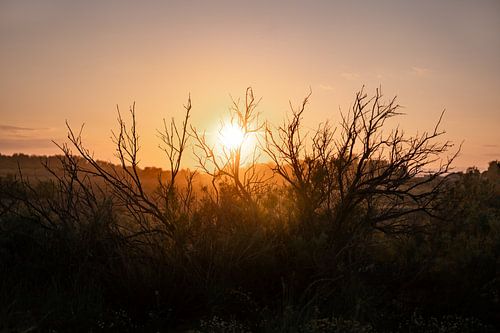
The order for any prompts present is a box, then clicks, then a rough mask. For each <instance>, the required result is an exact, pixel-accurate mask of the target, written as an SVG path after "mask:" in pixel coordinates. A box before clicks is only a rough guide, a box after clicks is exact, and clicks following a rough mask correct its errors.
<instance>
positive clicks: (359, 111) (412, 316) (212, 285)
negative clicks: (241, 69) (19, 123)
mask: <svg viewBox="0 0 500 333" xmlns="http://www.w3.org/2000/svg"><path fill="white" fill-rule="evenodd" d="M309 99H310V96H307V97H306V98H305V99H304V101H303V103H302V104H301V105H300V106H299V108H298V109H296V108H292V110H291V114H290V117H289V119H288V120H286V121H285V122H284V123H283V124H282V125H280V126H277V127H274V126H272V125H270V124H267V123H264V122H259V118H258V117H257V115H258V113H257V104H258V103H257V102H256V99H255V98H254V94H253V91H252V89H251V88H248V89H247V90H246V92H245V101H244V102H243V103H242V106H241V105H240V103H239V102H238V101H237V100H236V101H233V108H232V111H231V112H232V116H233V121H234V122H235V123H236V124H238V125H239V126H240V127H242V128H243V132H244V133H247V134H248V133H253V132H256V131H257V132H259V131H260V134H261V142H260V143H259V145H257V146H256V147H255V154H254V155H253V156H258V155H259V154H261V155H263V156H268V158H270V160H271V163H268V164H266V165H263V164H259V162H258V159H257V158H252V159H250V160H249V161H248V163H247V164H245V163H244V162H243V160H242V159H241V147H235V148H231V149H233V150H232V151H229V150H228V151H226V154H224V152H223V154H222V155H220V156H218V155H217V150H216V149H214V147H213V146H210V145H209V144H208V142H207V140H206V139H205V136H204V134H203V132H200V131H198V130H197V129H195V128H194V127H192V126H191V125H190V124H189V119H190V113H191V101H190V99H188V102H187V104H186V105H185V116H184V118H183V121H182V123H181V125H177V123H176V122H175V121H173V120H172V121H171V122H166V121H165V122H164V127H163V129H162V130H161V131H159V133H158V134H159V138H160V140H161V147H162V150H163V152H164V153H165V154H166V157H167V159H168V161H169V170H168V171H166V172H164V171H162V170H161V169H154V168H149V169H147V170H143V169H141V168H140V166H139V160H140V157H139V152H140V140H139V134H138V133H137V132H136V113H135V107H134V106H132V108H131V109H130V124H129V123H127V122H126V121H125V119H124V118H122V116H121V114H120V113H119V114H118V130H117V131H116V132H114V133H115V134H114V136H113V138H114V142H115V145H116V155H117V158H118V162H119V164H118V165H113V164H110V163H104V162H101V161H98V160H96V159H95V158H94V156H93V155H92V153H91V150H89V149H88V148H87V147H86V146H85V145H84V143H83V140H82V135H81V131H79V132H77V131H74V130H73V129H72V128H71V127H69V126H68V132H69V133H68V138H69V143H68V144H61V145H60V146H59V147H60V148H61V152H62V155H61V156H59V157H58V159H57V163H48V162H46V163H45V167H46V168H47V170H48V172H50V173H51V175H52V176H51V177H50V179H48V180H44V181H43V182H36V181H35V180H34V179H31V178H27V177H26V176H24V175H23V173H22V168H21V173H20V174H19V175H17V176H15V177H6V178H0V185H1V186H0V222H1V224H0V226H1V229H0V230H1V233H0V258H1V259H2V260H1V264H2V267H3V268H4V271H5V272H6V273H5V279H4V280H3V281H4V282H2V284H1V285H0V295H1V296H2V297H0V299H1V300H2V301H1V302H3V303H2V305H4V306H3V309H5V310H2V312H1V313H0V322H1V323H2V324H0V327H1V329H2V330H13V329H17V330H21V329H24V330H26V329H39V330H49V329H56V330H68V329H72V330H74V328H75V327H78V328H80V329H81V330H82V331H89V330H112V329H114V328H116V329H117V330H119V331H126V330H129V331H134V330H135V331H137V330H142V331H169V330H173V329H177V328H179V327H180V328H183V327H184V326H186V328H199V329H200V330H202V331H224V330H229V331H230V330H231V329H232V330H233V331H234V330H246V331H256V332H266V331H267V332H323V331H328V332H330V331H333V332H337V331H353V332H355V331H370V332H371V331H375V332H376V331H382V332H387V331H398V330H401V329H404V330H406V329H407V330H412V331H413V330H417V331H418V330H421V331H422V330H424V329H425V328H428V327H431V328H433V329H434V328H435V329H436V331H439V330H441V329H443V327H445V328H446V329H447V325H449V326H450V327H451V326H453V327H455V328H456V327H458V328H457V329H458V330H460V329H462V328H463V330H473V329H474V328H478V327H479V328H480V329H481V330H483V331H488V330H489V329H490V328H491V327H490V324H492V325H498V318H496V317H495V313H498V312H496V310H498V304H497V303H496V302H497V301H496V297H497V294H498V281H497V278H496V276H497V273H498V267H497V264H496V263H497V262H498V259H499V257H500V252H499V251H498V248H500V247H498V244H500V243H499V240H498V235H499V232H498V231H499V230H498V216H500V210H499V206H498V204H497V203H498V194H497V193H496V192H495V190H494V186H491V185H490V183H491V181H490V180H488V179H489V178H488V177H486V175H481V174H480V173H477V172H474V171H472V170H471V171H470V172H467V173H465V174H462V175H460V174H450V165H451V163H452V161H453V158H454V157H455V156H456V154H457V153H458V152H450V150H451V149H452V144H451V143H450V142H447V141H443V142H440V140H442V137H443V135H444V132H443V131H441V130H440V129H439V125H440V122H441V118H442V115H441V116H440V117H439V119H438V121H437V124H436V126H435V128H434V129H433V130H432V131H431V132H424V133H423V134H421V135H418V136H408V135H406V134H405V133H403V132H402V131H401V130H399V129H398V128H395V129H387V128H386V125H387V120H388V119H391V118H393V117H396V116H400V115H401V114H400V112H399V106H398V104H397V103H396V100H395V99H390V100H388V101H384V99H383V96H382V94H381V92H380V90H376V91H375V94H374V96H373V97H368V95H367V94H366V93H365V92H364V90H361V91H360V92H358V93H357V94H356V95H355V99H354V103H353V106H352V107H351V108H350V109H349V110H348V111H346V112H345V113H343V114H341V115H340V122H339V124H338V126H337V127H335V126H333V125H331V123H322V124H320V125H319V126H318V128H317V130H316V131H314V132H313V133H310V134H309V135H308V134H307V133H305V132H304V128H303V127H302V118H303V116H304V113H305V112H306V107H307V104H308V101H309ZM192 146H197V149H198V150H197V156H198V161H199V162H200V164H201V170H200V171H197V172H194V173H193V172H186V171H184V170H181V165H182V159H183V157H184V155H185V152H186V151H188V150H189V149H188V148H190V147H192ZM72 150H75V152H76V155H75V154H73V151H72ZM447 153H451V156H450V157H449V158H448V157H444V156H443V155H444V154H447ZM442 157H444V159H443V161H442V163H436V161H437V160H439V159H440V158H442ZM51 161H52V162H54V160H53V159H52V160H51ZM430 170H432V171H430ZM151 178H153V179H155V180H156V182H157V186H156V188H154V189H152V188H151V185H150V184H151V183H152V182H151V180H150V179H151ZM198 183H201V185H199V184H198ZM479 271H480V272H481V273H479ZM35 281H36V283H37V285H39V286H40V287H38V288H34V287H33V285H34V283H35ZM26 309H38V312H37V311H35V312H27V311H26ZM450 318H452V319H450ZM469 318H472V319H470V320H469ZM478 318H479V319H478ZM200 320H201V321H200ZM483 321H484V324H483ZM21 322H22V323H26V325H25V326H23V325H24V324H21ZM186 323H187V324H186ZM2 325H3V326H2ZM471 327H473V328H471ZM492 331H493V330H492Z"/></svg>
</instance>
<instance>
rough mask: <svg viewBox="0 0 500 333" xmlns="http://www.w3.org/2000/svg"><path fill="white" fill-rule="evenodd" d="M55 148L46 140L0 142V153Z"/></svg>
mask: <svg viewBox="0 0 500 333" xmlns="http://www.w3.org/2000/svg"><path fill="white" fill-rule="evenodd" d="M52 147H55V145H54V143H53V142H52V140H50V139H48V138H36V139H24V140H15V139H2V140H0V151H15V150H25V149H39V148H52Z"/></svg>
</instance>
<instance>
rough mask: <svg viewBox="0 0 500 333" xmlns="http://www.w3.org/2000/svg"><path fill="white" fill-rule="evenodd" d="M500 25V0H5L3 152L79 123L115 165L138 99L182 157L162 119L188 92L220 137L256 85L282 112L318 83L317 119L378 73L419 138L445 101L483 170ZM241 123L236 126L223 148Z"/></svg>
mask: <svg viewBox="0 0 500 333" xmlns="http://www.w3.org/2000/svg"><path fill="white" fill-rule="evenodd" d="M499 32H500V1H498V0H478V1H461V0H443V1H434V0H432V1H431V0H428V1H409V0H408V1H404V0H402V1H326V0H325V1H260V0H257V1H252V2H248V1H234V0H233V1H188V0H184V1H125V0H121V1H93V0H89V1H63V0H28V1H20V0H2V1H1V2H0V44H1V45H2V47H1V48H2V51H1V52H0V73H1V77H2V79H1V80H0V100H1V102H2V108H1V111H0V116H1V117H0V153H2V154H12V153H17V152H23V153H27V154H53V153H57V152H58V149H57V147H56V146H55V145H54V144H53V143H52V142H51V140H54V141H56V142H64V141H65V140H66V132H67V130H66V127H65V121H66V120H67V121H68V123H69V124H70V126H72V127H74V128H78V129H79V128H80V126H81V125H82V124H83V123H84V124H85V127H84V130H83V139H84V142H86V145H87V147H89V148H90V150H92V151H94V152H95V156H96V157H98V158H101V159H105V160H110V161H114V159H113V153H114V148H113V144H112V142H111V140H110V136H111V130H112V129H114V128H116V116H117V114H116V105H118V106H119V108H120V110H121V111H122V114H123V115H125V114H126V112H124V111H126V110H128V108H129V106H130V105H132V103H134V102H136V111H137V121H138V130H139V133H140V140H141V146H142V149H141V151H140V152H141V154H142V155H141V165H142V166H153V165H154V166H158V167H163V168H167V167H168V164H167V163H166V159H165V157H164V156H163V155H162V152H161V150H160V149H158V137H157V131H156V129H159V128H161V125H159V124H162V120H163V119H164V118H165V119H170V118H172V117H174V118H176V119H178V120H179V121H181V120H182V117H183V112H184V109H183V104H185V103H186V101H187V99H188V96H189V94H190V96H191V99H192V105H193V109H192V117H191V120H192V123H193V126H195V127H196V128H198V129H200V130H205V131H206V133H208V134H209V133H217V132H218V130H219V129H220V128H219V125H220V122H221V119H222V118H223V117H224V116H225V115H226V114H227V110H228V108H229V107H230V106H231V101H232V99H237V98H244V95H245V89H246V88H247V87H248V86H251V87H252V88H253V91H254V93H255V96H256V98H261V97H262V100H261V101H260V103H259V105H258V108H257V110H258V111H259V112H260V114H261V118H262V119H265V120H267V121H269V122H270V123H273V124H280V123H281V122H282V121H283V119H285V117H286V114H287V112H288V111H289V102H291V104H292V105H298V104H299V103H300V102H301V100H302V99H303V98H304V97H305V96H306V95H307V94H308V93H309V91H310V90H311V91H312V95H311V98H310V103H309V105H308V106H307V110H306V112H305V114H304V121H305V125H306V128H308V129H311V130H312V129H314V128H316V126H317V124H318V123H320V122H324V121H325V120H326V119H329V120H330V121H332V122H333V123H335V122H336V121H338V119H339V108H340V109H342V110H346V109H348V108H349V106H350V103H351V102H352V100H353V98H354V94H355V92H356V91H357V90H359V89H360V88H361V87H362V86H363V85H364V86H365V87H366V88H365V89H366V91H367V92H368V93H373V92H374V90H375V89H376V88H378V87H382V90H383V92H384V94H385V96H386V97H387V98H390V97H393V96H394V95H397V96H398V101H399V103H400V104H401V105H402V106H403V109H402V111H403V112H404V113H405V114H406V115H405V116H404V117H401V118H399V119H398V120H397V121H396V123H394V125H397V123H399V125H400V127H401V128H402V129H404V130H405V131H406V132H407V133H408V134H412V133H416V132H417V131H418V132H419V133H421V132H423V131H426V130H428V131H430V130H432V129H433V127H434V124H435V122H436V121H437V120H438V119H439V115H440V113H441V112H442V110H443V109H446V113H445V116H444V119H443V123H442V127H443V129H445V130H446V131H447V136H446V138H447V139H449V140H451V141H454V142H455V143H456V144H457V145H459V144H460V143H461V142H462V141H463V142H464V143H463V148H462V153H461V155H460V156H459V158H458V159H457V160H456V163H455V167H456V168H457V169H463V168H465V167H468V166H472V165H476V166H478V167H479V168H481V169H484V168H486V167H487V163H488V161H491V160H495V159H499V158H500V131H499V130H498V128H499V127H500V126H499V125H500V61H499V60H500V33H499ZM240 134H241V133H239V134H238V133H237V131H235V130H234V129H231V128H226V129H223V131H222V136H223V137H224V138H225V139H223V140H225V142H224V145H225V146H226V147H228V148H231V147H233V146H234V145H235V144H237V143H238V142H241V139H242V138H240V137H239V136H240ZM193 165H195V160H194V158H191V157H190V156H189V157H188V159H187V160H186V162H185V166H193Z"/></svg>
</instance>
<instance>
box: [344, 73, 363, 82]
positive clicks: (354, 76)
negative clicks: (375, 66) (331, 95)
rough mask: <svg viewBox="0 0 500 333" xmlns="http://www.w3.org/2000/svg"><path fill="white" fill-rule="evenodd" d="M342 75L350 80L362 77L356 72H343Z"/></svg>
mask: <svg viewBox="0 0 500 333" xmlns="http://www.w3.org/2000/svg"><path fill="white" fill-rule="evenodd" d="M340 76H342V77H343V78H344V79H346V80H349V81H353V80H357V79H359V77H360V75H359V74H358V73H354V72H344V73H341V74H340Z"/></svg>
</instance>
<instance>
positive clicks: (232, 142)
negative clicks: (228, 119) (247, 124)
mask: <svg viewBox="0 0 500 333" xmlns="http://www.w3.org/2000/svg"><path fill="white" fill-rule="evenodd" d="M219 134H220V135H219V136H220V141H221V143H222V145H223V146H224V147H225V148H227V149H236V148H238V147H241V145H242V144H243V141H244V139H245V133H243V130H242V129H241V127H239V126H238V125H236V124H230V123H226V124H224V126H223V127H222V128H221V130H220V133H219Z"/></svg>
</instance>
